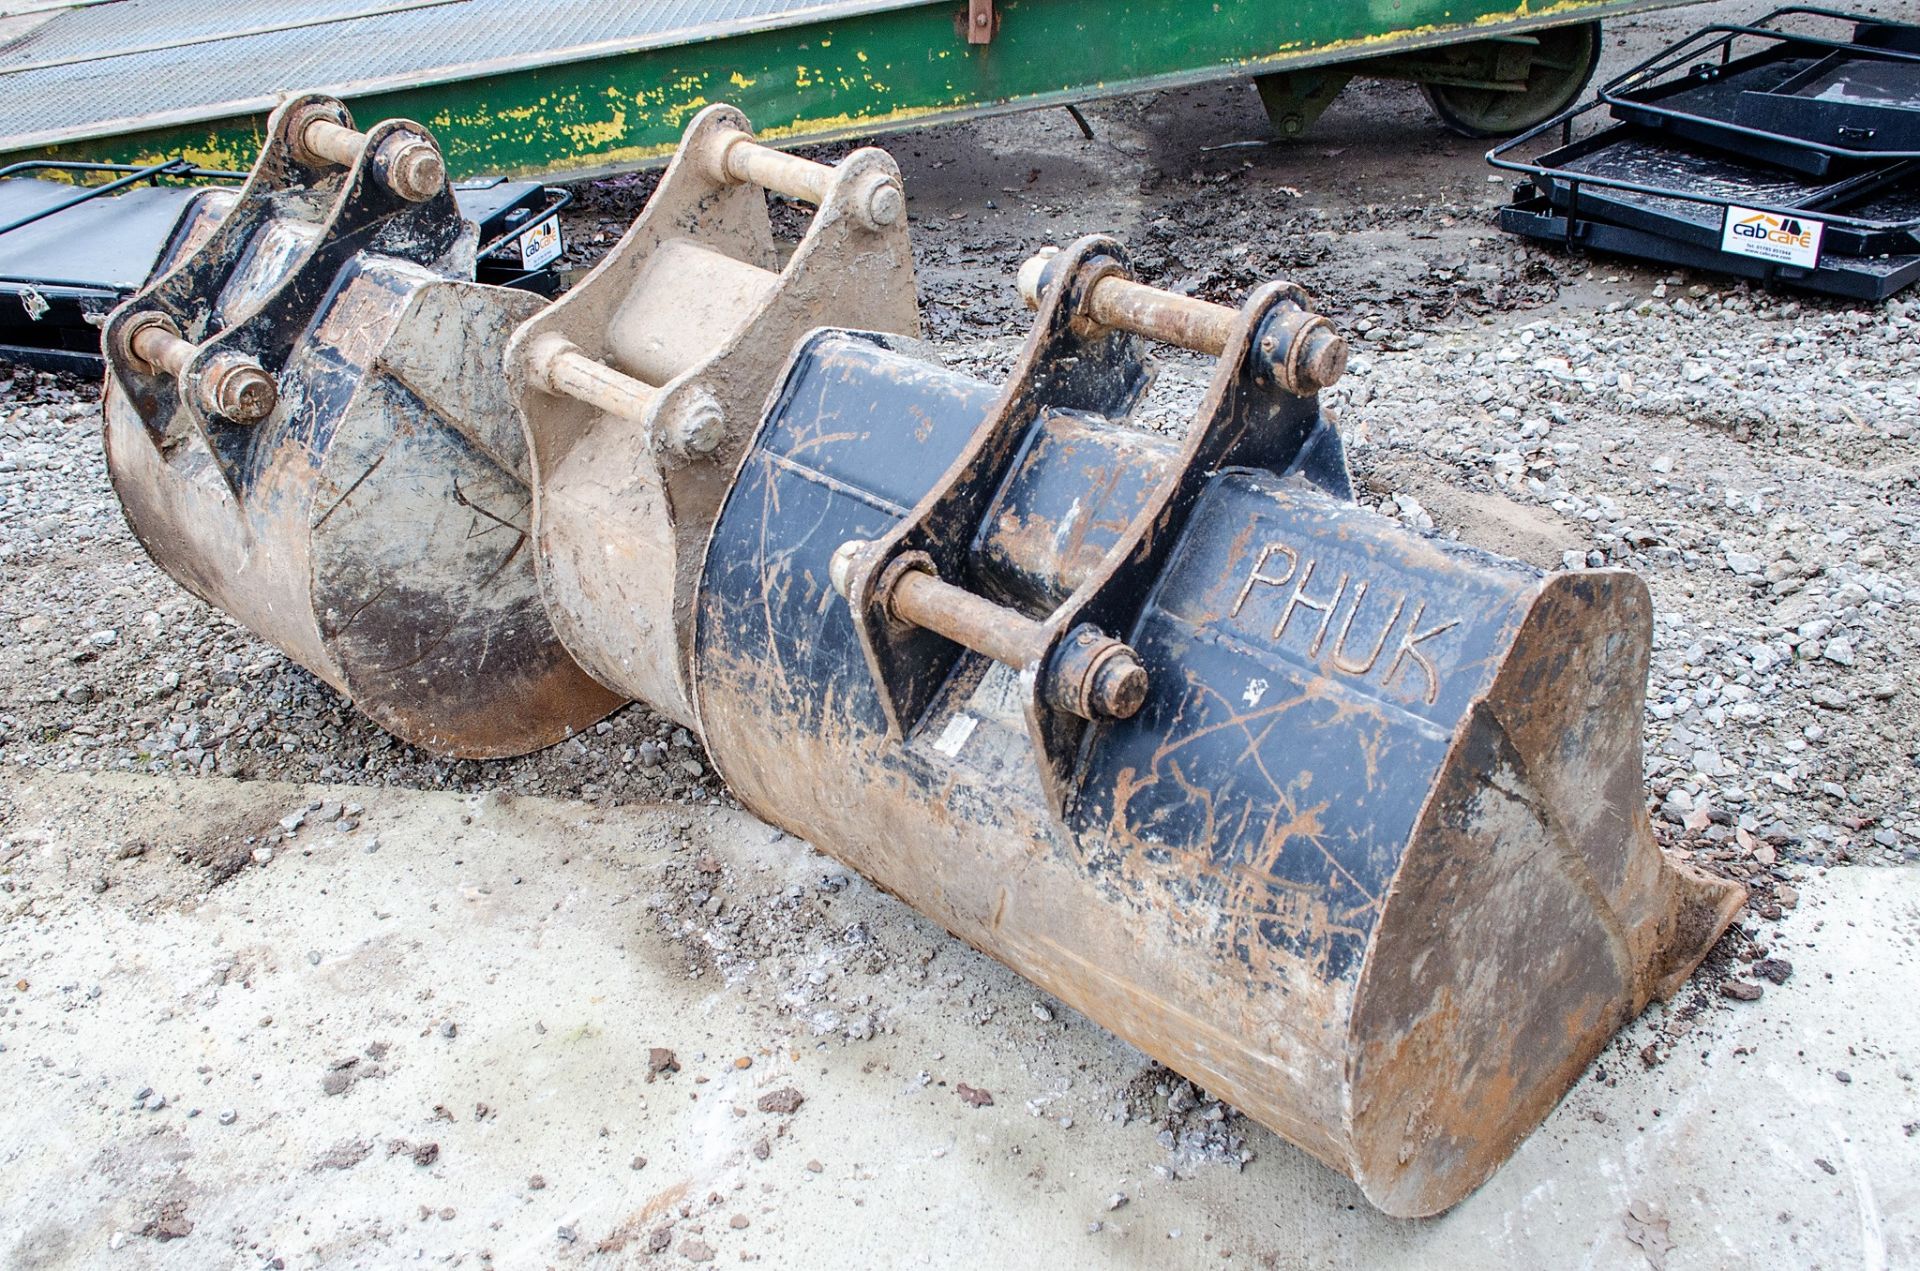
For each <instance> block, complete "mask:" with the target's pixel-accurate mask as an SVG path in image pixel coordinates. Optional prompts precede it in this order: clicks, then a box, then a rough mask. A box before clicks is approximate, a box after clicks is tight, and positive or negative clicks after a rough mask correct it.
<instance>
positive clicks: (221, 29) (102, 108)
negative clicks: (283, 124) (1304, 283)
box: [0, 0, 1679, 179]
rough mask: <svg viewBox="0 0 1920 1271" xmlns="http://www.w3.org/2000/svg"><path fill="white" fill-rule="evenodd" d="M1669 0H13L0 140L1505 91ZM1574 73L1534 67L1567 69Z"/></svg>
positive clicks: (554, 145)
mask: <svg viewBox="0 0 1920 1271" xmlns="http://www.w3.org/2000/svg"><path fill="white" fill-rule="evenodd" d="M1677 2H1679V0H1560V2H1559V3H1555V4H1549V5H1544V6H1536V5H1533V4H1529V3H1526V2H1525V0H1399V2H1398V3H1396V4H1394V5H1393V6H1391V7H1389V6H1385V5H1357V4H1345V3H1335V2H1334V0H1320V2H1318V3H1312V4H1305V5H1302V4H1296V3H1288V2H1286V0H1222V3H1218V4H1212V5H1203V6H1158V5H1155V6H1133V5H1129V4H1124V3H1117V2H1116V0H999V2H997V3H988V2H985V0H971V3H961V2H960V0H935V2H929V0H824V2H822V0H814V2H806V0H800V2H796V0H670V2H667V3H646V2H644V0H611V2H608V0H563V2H560V3H551V4H539V5H528V4H525V3H521V2H520V0H301V2H300V3H298V4H283V3H273V2H272V0H242V2H239V3H227V4H218V5H215V4H207V3H167V2H166V0H118V2H117V3H114V4H106V5H77V6H69V7H64V8H61V7H52V6H41V5H35V6H32V7H33V8H34V9H35V10H36V12H34V13H30V14H27V15H25V16H22V17H18V18H15V19H12V20H10V21H0V156H7V155H18V156H20V157H26V156H29V155H38V154H43V153H59V154H62V155H64V156H67V157H70V158H101V157H107V156H113V157H116V158H125V157H127V156H134V155H163V156H165V155H174V154H183V155H186V156H187V157H188V158H190V159H193V160H194V161H195V162H198V163H201V164H203V165H206V166H213V167H237V166H245V165H246V164H247V163H249V162H251V159H252V156H253V154H254V153H255V152H256V151H257V150H258V148H259V144H260V140H261V132H262V129H263V128H264V124H265V117H266V114H267V112H268V111H270V110H271V109H272V108H273V106H274V105H275V103H276V101H277V100H278V98H279V96H280V95H281V94H283V93H286V92H297V91H309V92H323V93H326V94H328V95H330V96H335V97H339V98H341V99H343V100H344V101H345V102H346V103H347V106H348V107H349V109H351V110H352V111H353V112H354V113H355V114H356V115H358V116H360V117H362V118H367V119H384V118H408V119H417V120H419V121H421V122H422V123H424V124H426V125H427V126H428V127H430V128H432V129H433V130H434V131H435V133H436V134H437V135H438V137H439V138H440V141H441V143H442V145H443V146H444V147H445V154H446V161H447V167H448V171H449V173H450V174H451V175H452V176H453V177H454V178H455V179H460V178H463V177H467V176H470V175H475V174H481V173H486V174H492V173H516V172H577V173H583V174H584V173H590V172H603V171H609V170H614V169H619V168H624V167H633V166H636V165H638V164H642V163H647V162H651V161H653V160H656V159H659V158H662V157H664V156H666V155H668V154H670V153H671V152H672V150H673V148H674V145H675V143H676V142H677V141H678V140H679V136H680V132H681V130H682V129H683V128H684V127H685V126H686V124H687V122H688V120H690V119H691V118H692V116H693V115H694V114H695V113H696V112H697V111H698V110H699V109H700V108H701V107H702V106H705V105H707V104H709V103H711V102H716V101H726V102H730V103H732V104H734V105H735V106H738V107H739V108H740V109H741V110H742V111H744V112H745V113H746V114H747V115H748V116H749V117H751V118H752V119H753V120H754V121H755V123H756V124H758V125H759V127H760V130H761V135H762V137H763V138H764V139H766V140H769V141H774V140H779V139H782V138H796V139H797V138H811V139H816V140H819V139H827V138H831V137H837V136H849V135H871V134H874V133H878V132H884V131H886V130H888V129H892V128H901V127H912V126H917V125H920V124H924V123H929V122H935V121H938V120H941V119H953V118H960V117H965V116H968V115H974V114H980V113H983V112H987V111H994V110H1005V109H1020V108H1024V107H1030V106H1040V105H1047V104H1052V103H1062V102H1074V101H1081V100H1086V99H1088V98H1093V97H1100V96H1111V95H1116V94H1122V93H1128V92H1136V91H1139V90H1141V89H1145V88H1153V87H1167V86H1174V85H1180V84H1191V83H1201V82H1205V81H1208V80H1215V79H1225V78H1231V77H1234V76H1238V75H1256V76H1259V75H1272V74H1274V73H1277V72H1282V71H1287V70H1292V69H1298V68H1302V67H1308V66H1315V65H1324V64H1330V63H1350V62H1354V61H1355V60H1357V59H1367V58H1375V57H1379V56H1381V55H1384V54H1400V53H1406V52H1410V51H1415V50H1422V49H1429V48H1436V47H1438V46H1442V45H1458V44H1460V43H1461V42H1463V41H1479V42H1482V43H1483V44H1484V45H1486V46H1488V48H1489V49H1490V50H1491V51H1492V52H1494V53H1503V54H1505V55H1506V56H1508V58H1509V62H1508V63H1505V64H1502V65H1501V66H1498V67H1496V73H1497V74H1499V75H1500V76H1502V77H1503V78H1504V77H1506V76H1508V74H1509V73H1510V72H1512V73H1514V74H1516V75H1517V78H1514V79H1513V80H1512V81H1511V82H1507V83H1506V84H1505V87H1506V88H1508V89H1515V90H1518V89H1519V88H1520V87H1521V86H1522V85H1523V84H1524V83H1526V82H1527V74H1526V69H1525V66H1524V63H1525V62H1526V61H1527V58H1528V57H1529V56H1531V53H1530V52H1529V48H1530V46H1532V45H1533V44H1534V40H1533V37H1532V34H1531V33H1533V32H1537V31H1539V30H1542V29H1545V28H1550V27H1564V26H1568V25H1572V24H1580V23H1589V22H1594V21H1596V20H1598V19H1602V18H1606V17H1610V16H1614V15H1617V14H1622V13H1628V12H1635V11H1639V10H1643V9H1650V8H1659V7H1666V6H1668V5H1671V4H1673V3H1677ZM983 18H984V19H985V21H984V22H982V21H981V20H982V19H983ZM970 31H971V36H970V34H969V32H970ZM983 36H984V37H985V38H984V39H982V38H981V37H983ZM1068 50H1071V55H1067V51H1068ZM1516 51H1517V52H1518V53H1519V54H1520V55H1521V57H1520V61H1521V63H1522V64H1523V65H1521V66H1520V67H1519V68H1518V69H1517V70H1516V68H1515V67H1514V66H1513V65H1512V64H1511V60H1510V59H1511V57H1512V55H1513V54H1514V53H1515V52H1516ZM1543 57H1544V58H1545V60H1547V61H1551V60H1552V55H1551V54H1543ZM1489 64H1490V65H1491V64H1492V63H1489ZM1585 69H1586V68H1581V67H1567V68H1558V67H1555V68H1549V75H1550V76H1551V75H1555V74H1560V73H1561V72H1563V71H1564V72H1565V73H1566V74H1569V75H1572V74H1577V75H1578V76H1579V78H1580V79H1581V80H1584V77H1585ZM1486 73H1487V72H1486V71H1485V69H1484V68H1478V69H1476V68H1474V67H1468V68H1465V69H1464V70H1463V69H1462V68H1461V67H1458V66H1449V65H1438V64H1435V63H1434V62H1433V61H1432V60H1431V59H1427V60H1426V61H1424V62H1423V63H1422V65H1421V66H1420V67H1419V68H1417V74H1416V75H1415V77H1416V78H1420V79H1422V81H1423V82H1438V83H1440V84H1442V85H1445V84H1452V85H1454V86H1456V87H1460V86H1466V87H1467V88H1468V91H1474V89H1473V88H1472V85H1475V84H1479V83H1481V78H1479V77H1483V76H1484V75H1485V74H1486ZM1435 77H1439V78H1438V79H1437V80H1436V78H1435ZM1336 91H1337V86H1336ZM1548 104H1551V103H1548ZM1322 105H1324V103H1322ZM1554 109H1557V106H1556V107H1554ZM1547 113H1548V114H1551V113H1552V110H1548V111H1547ZM1541 117H1544V116H1541Z"/></svg>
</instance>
